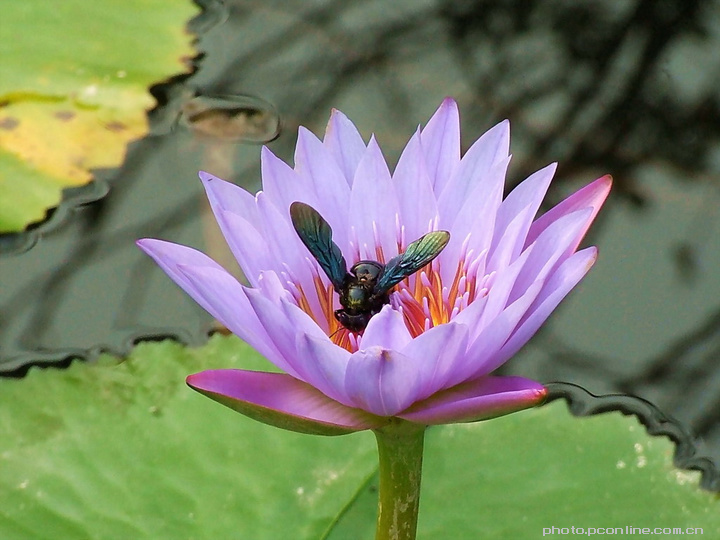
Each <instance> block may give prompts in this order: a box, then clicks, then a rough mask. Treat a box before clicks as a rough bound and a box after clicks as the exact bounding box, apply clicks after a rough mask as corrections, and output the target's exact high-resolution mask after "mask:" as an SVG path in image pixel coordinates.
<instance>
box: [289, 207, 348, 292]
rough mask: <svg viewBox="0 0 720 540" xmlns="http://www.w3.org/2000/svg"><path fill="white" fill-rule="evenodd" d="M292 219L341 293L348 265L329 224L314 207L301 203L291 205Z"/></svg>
mask: <svg viewBox="0 0 720 540" xmlns="http://www.w3.org/2000/svg"><path fill="white" fill-rule="evenodd" d="M290 219H291V220H292V224H293V227H295V232H297V234H298V236H299V237H300V240H302V243H303V244H305V247H306V248H308V250H309V251H310V253H312V255H313V257H315V259H316V260H317V262H318V263H319V264H320V267H321V268H322V269H323V271H324V272H325V274H326V275H327V277H329V278H330V281H331V282H332V284H333V287H335V290H336V291H338V292H339V291H340V290H341V289H342V286H343V281H344V280H345V276H346V275H347V264H346V263H345V258H344V257H343V255H342V251H340V248H339V247H338V246H337V244H336V243H335V242H333V239H332V228H331V227H330V225H329V224H328V222H327V221H325V219H323V217H322V216H321V215H320V214H319V213H318V211H317V210H315V209H314V208H313V207H312V206H309V205H307V204H304V203H301V202H294V203H292V204H291V205H290Z"/></svg>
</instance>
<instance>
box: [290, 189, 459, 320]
mask: <svg viewBox="0 0 720 540" xmlns="http://www.w3.org/2000/svg"><path fill="white" fill-rule="evenodd" d="M290 219H291V220H292V224H293V227H294V228H295V232H297V234H298V236H299V237H300V240H302V243H303V244H305V247H306V248H308V250H309V251H310V253H312V256H313V257H315V259H316V260H317V262H318V263H319V264H320V267H321V268H322V269H323V272H325V274H326V275H327V277H328V278H329V279H330V282H331V283H332V286H333V288H334V289H335V292H337V293H338V295H339V296H340V305H341V306H342V309H338V310H336V311H335V318H336V319H337V320H338V322H339V323H340V324H342V325H343V326H344V327H345V328H347V329H348V330H350V331H351V332H360V331H362V330H364V329H365V327H366V326H367V324H368V322H369V321H370V318H371V317H372V316H373V315H375V314H376V313H379V312H380V310H381V309H382V307H383V306H384V305H385V304H389V303H390V289H392V288H393V287H394V286H395V285H397V284H398V283H400V282H401V281H402V280H403V279H405V278H406V277H408V276H411V275H412V274H414V273H415V272H417V271H418V270H420V269H421V268H422V267H423V266H425V265H426V264H428V263H429V262H430V261H432V260H433V259H434V258H435V257H437V256H438V255H439V254H440V252H441V251H442V250H443V249H444V248H445V246H446V245H447V243H448V242H449V241H450V233H449V232H447V231H434V232H430V233H427V234H426V235H424V236H421V237H420V238H418V239H417V240H415V241H414V242H413V243H412V244H410V245H409V246H408V247H407V250H405V252H404V253H401V254H399V255H398V256H397V257H393V258H392V259H390V260H389V261H388V262H387V264H382V263H379V262H377V261H358V262H357V263H355V264H354V265H353V266H352V267H351V268H350V271H349V272H348V269H347V263H346V262H345V257H343V254H342V252H341V251H340V248H339V247H338V246H337V244H336V243H335V242H333V239H332V228H330V225H329V224H328V222H327V221H325V219H324V218H323V217H322V216H321V215H320V214H319V213H318V211H317V210H315V209H314V208H313V207H312V206H309V205H307V204H304V203H301V202H294V203H292V204H291V205H290Z"/></svg>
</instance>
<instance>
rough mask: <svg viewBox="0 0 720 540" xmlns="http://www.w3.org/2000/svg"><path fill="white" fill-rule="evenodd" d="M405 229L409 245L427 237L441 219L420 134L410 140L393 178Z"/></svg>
mask: <svg viewBox="0 0 720 540" xmlns="http://www.w3.org/2000/svg"><path fill="white" fill-rule="evenodd" d="M392 182H393V185H394V186H395V193H396V194H397V199H398V205H399V207H400V224H401V225H402V227H404V228H405V245H406V246H407V245H408V244H409V243H410V242H413V241H414V240H415V239H417V238H420V237H421V236H422V235H423V234H425V233H427V232H428V231H429V230H430V229H429V224H430V223H431V222H432V221H433V220H435V218H436V217H437V215H438V210H437V200H436V198H435V193H434V192H433V187H432V183H431V181H430V176H429V175H428V171H427V166H426V164H425V156H424V155H423V149H422V146H421V144H420V131H419V130H418V131H416V132H415V134H414V135H413V136H412V137H411V138H410V140H409V141H408V143H407V145H406V146H405V149H404V150H403V152H402V155H401V156H400V159H399V161H398V164H397V167H395V172H394V173H393V177H392Z"/></svg>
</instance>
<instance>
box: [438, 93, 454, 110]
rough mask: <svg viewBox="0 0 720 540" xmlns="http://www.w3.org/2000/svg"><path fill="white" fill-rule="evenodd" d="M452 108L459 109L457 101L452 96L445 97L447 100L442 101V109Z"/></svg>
mask: <svg viewBox="0 0 720 540" xmlns="http://www.w3.org/2000/svg"><path fill="white" fill-rule="evenodd" d="M448 107H451V108H453V109H457V108H458V104H457V101H456V100H455V98H454V97H451V96H445V98H444V99H443V100H442V103H440V108H448Z"/></svg>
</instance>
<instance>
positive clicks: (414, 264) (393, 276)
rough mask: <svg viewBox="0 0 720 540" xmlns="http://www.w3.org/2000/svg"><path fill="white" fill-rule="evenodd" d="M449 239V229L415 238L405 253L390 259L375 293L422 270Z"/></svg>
mask: <svg viewBox="0 0 720 540" xmlns="http://www.w3.org/2000/svg"><path fill="white" fill-rule="evenodd" d="M449 241H450V233H449V232H447V231H434V232H430V233H427V234H426V235H424V236H421V237H420V238H418V239H417V240H415V241H414V242H413V243H412V244H410V245H409V246H408V248H407V249H406V250H405V252H404V253H401V254H400V255H398V256H397V257H393V258H392V259H390V261H388V263H387V264H386V265H385V269H384V270H383V273H382V275H381V276H380V277H379V278H378V281H377V283H376V284H375V293H376V294H380V293H384V292H386V291H388V290H389V289H390V288H391V287H392V286H394V285H397V284H398V283H400V282H401V281H402V280H403V279H405V278H406V277H408V276H411V275H412V274H414V273H415V272H417V271H418V270H420V269H421V268H422V267H423V266H425V265H426V264H428V263H429V262H430V261H432V260H433V259H434V258H435V257H437V256H438V255H440V252H441V251H442V250H443V249H445V246H447V243H448V242H449Z"/></svg>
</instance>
